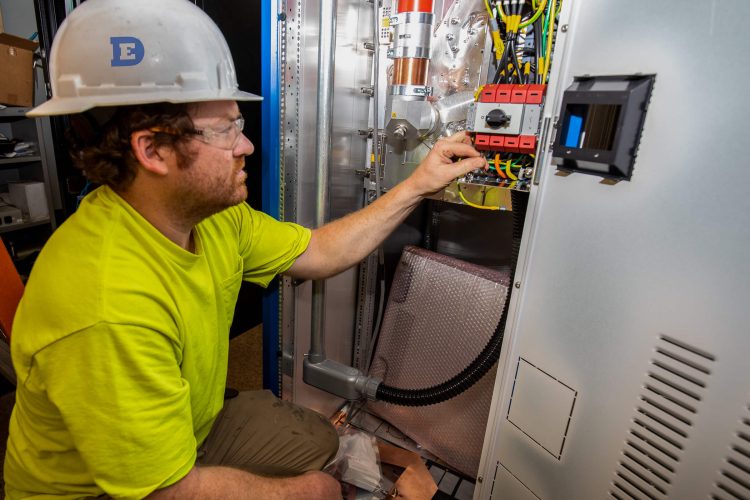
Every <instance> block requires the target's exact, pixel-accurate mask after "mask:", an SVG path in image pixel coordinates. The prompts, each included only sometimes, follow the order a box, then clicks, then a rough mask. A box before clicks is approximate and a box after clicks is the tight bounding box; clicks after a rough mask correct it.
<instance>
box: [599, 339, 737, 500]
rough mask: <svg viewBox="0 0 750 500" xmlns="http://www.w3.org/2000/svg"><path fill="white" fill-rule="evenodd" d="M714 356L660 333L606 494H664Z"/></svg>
mask: <svg viewBox="0 0 750 500" xmlns="http://www.w3.org/2000/svg"><path fill="white" fill-rule="evenodd" d="M714 361H715V358H714V356H713V355H711V354H709V353H707V352H705V351H702V350H700V349H698V348H696V347H693V346H690V345H688V344H685V343H684V342H681V341H679V340H676V339H673V338H671V337H667V336H664V335H661V336H659V342H658V343H657V346H656V349H655V351H654V357H653V358H652V359H651V363H650V364H649V367H648V371H647V373H646V380H645V381H644V383H643V389H642V391H641V394H640V396H639V397H638V402H637V405H636V409H635V414H634V415H633V418H632V419H631V422H632V425H631V427H630V429H629V431H628V435H627V437H626V438H625V447H624V449H623V450H622V455H621V457H620V460H619V462H618V464H617V468H616V470H615V477H614V479H613V480H612V484H611V489H610V491H609V495H610V498H616V499H621V500H624V499H638V500H641V499H661V498H667V496H668V494H669V488H670V485H671V484H672V478H673V476H674V474H675V470H676V469H677V466H678V464H679V462H680V456H681V454H682V450H683V449H684V448H685V445H686V443H687V441H688V439H689V438H690V433H689V430H690V428H691V427H692V426H693V420H694V419H695V415H696V414H697V412H698V407H699V405H700V403H701V400H702V398H703V393H704V392H705V389H706V380H707V379H708V377H709V376H710V375H711V369H710V367H711V364H712V363H713V362H714ZM748 430H749V431H750V429H748ZM748 435H749V436H750V432H748ZM749 444H750V443H749ZM748 449H750V447H748ZM748 456H749V457H750V454H749V455H748Z"/></svg>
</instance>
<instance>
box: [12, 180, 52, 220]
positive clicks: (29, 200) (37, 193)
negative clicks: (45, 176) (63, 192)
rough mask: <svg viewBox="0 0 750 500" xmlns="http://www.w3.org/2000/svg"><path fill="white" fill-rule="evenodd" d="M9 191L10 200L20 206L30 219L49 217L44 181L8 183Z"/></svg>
mask: <svg viewBox="0 0 750 500" xmlns="http://www.w3.org/2000/svg"><path fill="white" fill-rule="evenodd" d="M8 193H9V194H10V202H11V203H12V204H13V205H15V206H17V207H18V208H20V209H21V212H23V215H24V217H26V218H28V220H29V221H38V220H44V219H49V208H48V207H47V195H46V193H45V192H44V183H43V182H12V183H10V184H8Z"/></svg>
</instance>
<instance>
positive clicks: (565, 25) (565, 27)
mask: <svg viewBox="0 0 750 500" xmlns="http://www.w3.org/2000/svg"><path fill="white" fill-rule="evenodd" d="M560 31H562V32H563V33H567V32H568V25H567V24H563V25H562V26H560Z"/></svg>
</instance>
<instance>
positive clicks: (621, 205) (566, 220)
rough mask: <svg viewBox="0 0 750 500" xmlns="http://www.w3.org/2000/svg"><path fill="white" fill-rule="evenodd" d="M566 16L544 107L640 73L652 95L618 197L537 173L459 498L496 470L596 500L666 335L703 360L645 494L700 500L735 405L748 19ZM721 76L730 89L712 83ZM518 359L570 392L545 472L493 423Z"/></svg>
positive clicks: (741, 359)
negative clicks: (487, 418) (676, 435)
mask: <svg viewBox="0 0 750 500" xmlns="http://www.w3.org/2000/svg"><path fill="white" fill-rule="evenodd" d="M569 4H572V5H569ZM567 7H572V9H573V13H572V15H571V21H570V23H568V22H567V21H566V20H563V23H565V24H569V29H568V33H567V36H565V35H563V36H561V38H560V40H561V41H562V42H565V41H566V38H567V43H568V44H569V46H568V48H567V53H566V54H565V55H564V57H560V56H561V54H560V52H557V53H556V54H555V59H554V64H556V65H557V66H558V67H557V68H556V69H555V74H557V75H561V77H559V78H557V77H555V74H553V78H554V80H553V85H554V84H555V82H556V84H557V86H558V88H557V89H556V91H555V92H552V94H551V96H550V97H551V99H554V102H559V99H560V97H561V94H560V93H559V91H560V90H561V89H564V88H565V87H567V86H568V85H570V83H571V82H572V78H573V77H574V76H580V75H586V74H592V75H596V74H602V75H606V74H612V75H619V74H631V73H655V74H656V75H657V77H656V84H655V87H654V91H653V95H652V99H651V105H650V108H649V110H648V114H647V117H646V122H645V128H644V132H643V138H642V140H641V144H640V149H639V152H638V158H637V160H636V164H635V171H634V174H633V178H632V181H631V182H621V183H619V184H616V185H609V184H604V183H601V182H600V179H599V178H596V177H593V176H588V175H582V174H574V175H571V176H568V177H562V176H558V175H556V172H555V170H554V167H553V166H552V165H551V164H550V162H549V157H548V158H547V159H546V160H544V167H545V171H544V172H543V179H542V184H541V186H540V190H539V192H538V196H537V197H536V199H534V198H532V202H533V203H532V205H531V207H530V208H532V210H531V211H530V215H529V219H528V221H530V222H531V224H527V228H526V235H525V237H526V246H527V249H528V253H527V255H526V256H525V259H522V261H521V263H520V265H519V273H521V274H517V276H518V278H517V279H518V280H520V281H521V282H522V287H521V290H520V291H521V294H520V296H519V297H516V299H515V301H514V304H515V305H516V306H517V310H516V311H515V315H514V316H513V317H511V318H510V320H511V321H512V330H511V332H512V333H511V334H510V335H509V337H508V338H507V339H506V344H505V346H504V349H505V354H504V357H503V360H501V362H502V363H503V366H504V367H505V378H504V380H503V379H502V378H501V377H499V378H498V380H500V381H501V382H502V383H499V384H498V386H497V392H496V396H495V401H494V402H493V415H494V417H492V422H491V424H490V426H493V427H494V429H493V430H490V431H489V432H488V436H487V439H486V441H485V450H484V454H485V457H484V460H483V465H484V469H483V470H484V474H485V476H486V477H485V478H484V479H485V480H484V481H483V483H482V484H483V485H484V486H483V487H482V488H481V489H480V488H478V490H477V495H476V497H477V498H503V495H504V493H505V494H512V493H511V491H512V490H510V489H505V488H504V487H502V484H501V485H500V487H499V488H495V489H494V492H492V490H491V488H489V485H490V484H491V482H492V481H491V479H492V476H493V474H494V471H495V467H496V465H497V464H498V462H499V463H501V464H502V465H503V466H504V467H506V468H507V470H508V471H510V472H511V473H512V474H513V476H515V477H516V478H517V479H518V480H519V481H520V482H522V483H523V484H524V485H526V486H527V487H528V488H529V489H530V490H531V491H533V492H534V494H535V495H537V496H538V497H539V498H555V499H581V498H603V497H606V496H607V492H608V491H610V489H611V488H612V486H611V484H612V480H613V479H614V477H615V476H614V474H615V470H616V469H617V466H618V461H619V460H620V458H621V456H622V455H621V452H622V450H623V446H624V443H625V440H626V438H627V437H628V431H629V429H630V428H631V427H632V425H633V424H632V422H631V420H632V419H633V418H634V408H636V406H637V405H638V404H639V395H640V393H641V391H642V384H643V383H644V377H645V374H646V372H647V371H648V370H651V367H652V362H653V359H654V349H655V348H656V347H657V345H658V344H659V342H660V335H666V336H669V337H672V338H674V339H677V340H679V341H681V342H683V343H685V344H688V345H690V346H693V347H695V348H697V349H700V350H702V351H705V352H707V353H710V354H711V355H713V356H714V357H715V361H714V362H712V363H711V368H710V374H709V375H708V376H707V377H706V382H705V383H706V388H705V390H704V391H703V393H702V395H701V396H700V397H701V401H699V402H697V403H696V404H695V409H696V413H695V414H694V415H692V416H691V425H690V426H689V427H687V430H686V436H687V437H686V438H684V443H683V449H682V450H681V451H679V453H677V454H676V456H677V459H678V460H677V465H676V466H675V467H674V472H673V473H669V474H667V476H666V477H667V478H668V480H669V481H668V483H669V484H667V485H666V486H665V487H663V490H664V491H663V492H662V493H660V492H656V493H652V494H650V496H651V497H653V498H666V497H669V498H679V499H693V498H696V499H697V498H707V497H708V496H709V494H710V493H711V492H712V491H714V490H713V481H714V480H715V479H716V478H717V476H718V472H717V471H718V470H719V469H720V468H722V467H725V463H724V460H723V459H724V457H725V456H726V455H727V454H728V453H729V446H730V444H731V443H732V442H733V440H735V439H736V438H735V436H734V433H735V432H736V431H737V428H738V427H739V425H740V424H739V423H738V421H739V419H740V417H741V415H743V411H744V410H745V408H746V407H747V405H748V402H750V377H749V376H748V375H749V374H750V373H749V371H750V370H748V368H747V366H748V364H747V352H749V351H750V337H749V336H748V335H747V331H748V327H750V324H749V322H748V319H747V314H746V311H745V309H746V301H747V298H748V297H749V296H750V284H749V283H750V282H749V281H748V277H750V261H748V259H747V257H746V253H747V248H748V245H749V244H750V226H748V224H747V222H746V214H747V213H748V212H749V211H750V197H748V196H747V187H746V186H747V184H748V182H750V170H748V169H747V167H746V165H745V163H746V162H745V161H744V158H745V151H744V141H743V139H742V138H741V137H740V133H741V132H740V131H741V130H743V125H744V122H745V117H746V116H747V115H748V113H749V112H750V107H749V106H748V101H747V100H746V99H745V98H744V94H745V92H744V87H745V82H746V81H747V80H748V78H749V77H750V70H748V68H747V66H746V65H741V64H738V63H737V61H738V60H741V57H740V54H739V52H740V51H741V50H744V48H746V47H747V46H748V45H749V44H750V35H749V34H748V32H747V30H746V29H744V26H743V25H744V20H746V19H747V18H748V16H750V4H748V3H747V2H744V1H741V0H733V1H732V0H725V1H722V2H719V1H717V0H714V1H704V0H694V1H687V0H682V1H665V2H651V1H647V0H635V1H630V2H619V1H615V0H611V1H604V0H598V1H597V0H577V1H575V2H569V3H568V2H566V7H565V8H564V12H563V16H566V15H567V12H566V9H567ZM696 33H700V34H701V35H700V39H697V38H696V35H695V34H696ZM615 34H616V35H615ZM717 47H721V48H722V50H716V48H717ZM727 68H731V73H732V76H731V78H724V77H721V75H724V74H726V73H725V72H726V70H727ZM560 71H561V73H560ZM545 114H546V113H545ZM552 135H553V134H550V137H551V136H552ZM709 165H711V167H709ZM512 306H513V304H512ZM521 356H522V357H523V358H525V359H530V360H533V361H534V363H535V364H536V365H537V366H538V367H540V369H543V370H545V371H546V372H547V373H549V374H550V375H552V376H554V377H555V378H558V379H560V380H564V381H566V383H568V384H569V385H570V386H571V387H572V388H573V389H575V390H577V391H578V399H577V402H576V406H575V409H574V411H573V414H572V419H571V423H570V429H569V432H568V436H567V441H566V443H565V449H564V452H563V454H562V457H561V459H560V460H559V461H558V460H556V459H555V458H554V457H551V456H550V455H549V454H548V453H546V452H544V450H542V449H540V448H539V447H538V446H536V444H535V443H533V442H532V441H530V440H529V439H528V438H527V437H526V436H524V435H523V434H522V433H520V432H518V430H517V429H516V428H514V427H513V426H511V425H510V424H509V423H508V421H507V419H506V414H507V410H508V405H509V403H510V394H511V390H512V387H511V383H512V380H513V377H512V376H510V370H511V368H514V367H515V363H516V361H517V360H518V358H519V357H521ZM635 482H638V480H636V481H635ZM640 486H641V487H642V488H644V490H647V489H648V486H644V485H643V484H640ZM742 493H743V495H748V492H747V491H742ZM620 496H624V495H622V494H620ZM638 496H639V497H643V498H645V497H646V495H644V494H643V493H638Z"/></svg>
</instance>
